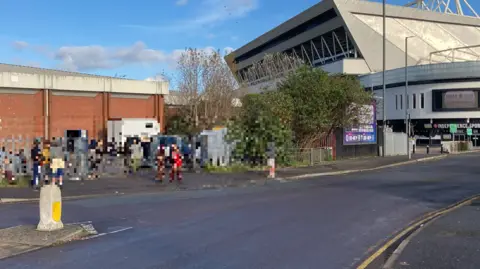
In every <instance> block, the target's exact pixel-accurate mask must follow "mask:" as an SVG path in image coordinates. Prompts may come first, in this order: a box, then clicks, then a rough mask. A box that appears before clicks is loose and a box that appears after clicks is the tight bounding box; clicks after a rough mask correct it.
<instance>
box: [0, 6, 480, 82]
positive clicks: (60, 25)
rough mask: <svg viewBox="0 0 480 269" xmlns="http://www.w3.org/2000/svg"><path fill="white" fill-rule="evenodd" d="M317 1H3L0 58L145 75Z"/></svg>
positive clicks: (247, 35) (224, 45)
mask: <svg viewBox="0 0 480 269" xmlns="http://www.w3.org/2000/svg"><path fill="white" fill-rule="evenodd" d="M379 1H380V0H379ZM318 2H319V0H137V1H132V0H115V1H114V0H82V1H65V0H43V1H42V0H0V23H1V25H3V26H4V27H2V31H1V32H0V62H4V63H13V64H21V65H33V66H39V67H46V68H60V69H66V70H72V71H79V72H87V73H95V74H101V75H110V76H113V75H115V74H117V75H126V76H127V77H128V78H133V79H145V78H147V77H151V76H153V75H155V74H157V73H161V72H166V73H167V74H169V73H173V72H174V68H175V59H176V58H177V57H178V55H179V54H180V53H181V51H182V50H184V49H185V48H186V47H194V48H202V49H203V48H209V47H212V48H215V49H220V50H221V51H224V50H229V49H236V48H239V47H241V46H242V45H244V44H245V43H247V42H249V41H251V40H252V39H254V38H256V37H258V36H259V35H261V34H262V33H264V32H266V31H268V30H270V29H271V28H273V27H274V26H276V25H278V24H280V23H282V22H284V21H285V20H287V19H288V18H291V17H292V16H295V15H296V14H298V13H300V12H301V11H303V10H305V9H307V8H308V7H310V6H312V5H314V4H316V3H318ZM406 2H409V1H408V0H387V3H392V4H400V3H406ZM476 2H480V1H477V0H475V1H470V3H471V4H472V5H473V6H474V7H475V8H477V10H480V3H476Z"/></svg>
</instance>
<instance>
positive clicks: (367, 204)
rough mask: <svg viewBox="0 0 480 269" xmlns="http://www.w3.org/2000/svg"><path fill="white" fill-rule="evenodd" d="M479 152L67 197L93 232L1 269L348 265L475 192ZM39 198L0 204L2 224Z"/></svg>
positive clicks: (71, 217) (67, 213)
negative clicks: (281, 177) (196, 186)
mask: <svg viewBox="0 0 480 269" xmlns="http://www.w3.org/2000/svg"><path fill="white" fill-rule="evenodd" d="M479 162H480V154H464V155H455V156H449V157H448V158H444V159H441V160H437V161H434V162H417V163H415V164H411V165H401V166H395V167H388V168H385V169H378V170H370V171H363V172H358V173H351V174H344V175H333V176H323V177H322V178H321V179H322V180H318V178H317V177H313V178H311V179H305V180H292V181H271V182H269V184H265V185H261V186H255V187H253V186H247V187H245V188H223V189H210V190H200V191H189V190H186V191H181V192H165V193H162V194H159V193H153V194H132V195H125V196H112V197H95V198H89V199H79V200H69V201H65V202H64V203H63V214H62V216H63V221H64V223H72V222H81V221H91V223H92V224H93V225H94V227H95V228H96V230H97V231H98V232H99V235H102V236H98V237H95V238H92V239H88V240H82V241H76V242H73V243H71V244H65V245H60V246H55V247H50V248H44V249H41V250H38V251H35V252H30V253H27V254H24V255H19V256H15V257H12V258H8V259H4V260H0V268H9V269H17V268H22V269H23V268H35V269H44V268H48V269H56V268H59V269H60V268H61V269H63V268H71V269H76V268H79V269H80V268H81V269H83V268H116V269H123V268H139V269H143V268H148V269H153V268H182V269H183V268H185V269H190V268H192V269H193V268H205V269H216V268H227V269H244V268H261V269H270V268H275V269H284V268H285V269H287V268H294V269H296V268H302V269H304V268H305V269H308V268H314V269H317V268H322V269H339V268H340V269H342V268H356V267H357V266H358V265H359V264H360V263H361V262H362V261H364V260H365V259H367V258H368V257H370V256H371V255H372V253H373V252H375V251H376V250H377V249H378V248H379V247H381V246H382V245H383V244H384V243H385V242H386V241H387V240H389V239H390V238H392V236H394V235H396V234H397V233H398V232H399V231H401V230H402V229H404V227H406V226H408V225H409V224H410V223H411V222H412V221H413V220H415V219H417V218H419V217H421V216H424V215H425V214H428V213H430V212H432V211H435V210H438V209H441V208H444V207H445V206H448V205H450V204H452V203H456V202H458V201H460V200H462V199H465V198H466V197H470V196H472V195H474V194H478V193H480V180H479V179H478V173H479V170H480V166H478V163H479ZM36 222H38V205H36V204H34V203H16V204H2V205H0V228H2V227H11V226H15V225H22V224H23V225H24V224H32V223H36Z"/></svg>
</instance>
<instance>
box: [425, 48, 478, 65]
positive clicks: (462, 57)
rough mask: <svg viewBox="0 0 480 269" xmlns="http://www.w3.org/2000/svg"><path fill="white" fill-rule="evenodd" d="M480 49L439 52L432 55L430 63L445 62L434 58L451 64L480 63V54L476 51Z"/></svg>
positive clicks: (457, 49)
mask: <svg viewBox="0 0 480 269" xmlns="http://www.w3.org/2000/svg"><path fill="white" fill-rule="evenodd" d="M478 48H480V45H473V46H465V47H458V48H452V49H446V50H439V51H434V52H431V53H430V57H429V61H430V63H443V62H445V61H441V60H440V61H439V60H436V59H434V58H433V57H441V58H442V59H445V60H446V61H449V62H452V63H453V62H466V61H478V60H480V54H479V53H477V52H476V51H475V50H474V49H478Z"/></svg>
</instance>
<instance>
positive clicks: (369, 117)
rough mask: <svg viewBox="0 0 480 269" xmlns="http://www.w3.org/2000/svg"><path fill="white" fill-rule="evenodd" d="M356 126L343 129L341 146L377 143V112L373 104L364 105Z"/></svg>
mask: <svg viewBox="0 0 480 269" xmlns="http://www.w3.org/2000/svg"><path fill="white" fill-rule="evenodd" d="M364 112H365V113H364V115H361V116H360V117H359V121H360V124H358V126H354V127H350V128H344V129H343V145H362V144H376V143H377V110H376V107H375V104H372V105H366V106H365V109H364Z"/></svg>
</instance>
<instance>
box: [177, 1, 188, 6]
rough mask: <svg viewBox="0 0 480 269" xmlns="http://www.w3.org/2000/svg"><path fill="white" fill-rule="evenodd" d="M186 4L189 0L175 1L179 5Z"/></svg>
mask: <svg viewBox="0 0 480 269" xmlns="http://www.w3.org/2000/svg"><path fill="white" fill-rule="evenodd" d="M186 4H188V0H177V2H175V5H177V6H184V5H186Z"/></svg>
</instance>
